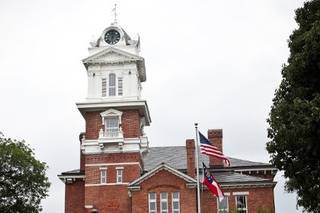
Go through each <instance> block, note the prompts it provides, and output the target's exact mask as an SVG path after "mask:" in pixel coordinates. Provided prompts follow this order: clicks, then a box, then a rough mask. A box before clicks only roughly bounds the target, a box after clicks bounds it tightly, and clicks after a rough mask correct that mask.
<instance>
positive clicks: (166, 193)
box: [160, 192, 169, 213]
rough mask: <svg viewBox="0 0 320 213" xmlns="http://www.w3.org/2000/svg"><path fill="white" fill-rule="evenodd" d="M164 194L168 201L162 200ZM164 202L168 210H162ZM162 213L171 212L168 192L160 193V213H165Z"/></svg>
mask: <svg viewBox="0 0 320 213" xmlns="http://www.w3.org/2000/svg"><path fill="white" fill-rule="evenodd" d="M162 194H165V195H166V199H163V198H162V196H161V195H162ZM162 202H166V203H167V209H162ZM162 211H165V213H168V211H169V205H168V192H160V213H163V212H162Z"/></svg>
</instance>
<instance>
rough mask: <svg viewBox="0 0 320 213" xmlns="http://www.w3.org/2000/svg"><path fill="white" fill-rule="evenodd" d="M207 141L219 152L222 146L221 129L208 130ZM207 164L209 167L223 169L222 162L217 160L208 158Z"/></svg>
mask: <svg viewBox="0 0 320 213" xmlns="http://www.w3.org/2000/svg"><path fill="white" fill-rule="evenodd" d="M208 139H209V141H210V142H211V143H212V145H214V146H216V147H217V148H218V149H219V150H220V151H221V152H222V151H223V150H222V147H223V144H222V129H209V130H208ZM209 164H210V166H211V167H223V166H224V161H223V160H222V159H219V158H215V157H211V156H210V157H209Z"/></svg>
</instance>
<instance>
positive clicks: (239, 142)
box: [0, 0, 303, 213]
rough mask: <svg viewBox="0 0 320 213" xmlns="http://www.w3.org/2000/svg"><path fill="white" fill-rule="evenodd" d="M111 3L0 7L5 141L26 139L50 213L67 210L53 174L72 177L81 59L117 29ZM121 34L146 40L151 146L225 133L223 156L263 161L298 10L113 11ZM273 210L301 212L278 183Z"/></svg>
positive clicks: (146, 5) (250, 5)
mask: <svg viewBox="0 0 320 213" xmlns="http://www.w3.org/2000/svg"><path fill="white" fill-rule="evenodd" d="M114 3H115V1H103V0H90V1H89V0H86V1H84V0H69V1H65V0H64V1H63V0H50V1H48V0H28V1H22V0H21V1H17V0H15V1H14V0H0V27H1V28H0V69H1V71H0V74H1V75H0V97H1V106H0V131H2V132H3V133H4V134H5V136H6V137H12V138H16V139H25V140H26V141H27V142H28V143H29V144H30V145H31V147H32V148H34V149H35V152H36V156H37V158H39V159H40V160H42V161H45V162H47V164H48V165H49V167H50V168H49V170H48V176H49V178H50V181H51V183H52V186H51V188H50V196H49V197H48V198H47V199H46V200H45V201H44V202H43V207H44V210H43V212H45V213H47V212H48V213H58V212H63V211H64V184H63V183H62V182H61V181H60V180H59V179H58V178H57V176H56V175H57V174H59V173H61V172H62V171H68V170H72V169H76V168H79V142H78V134H79V133H80V132H82V131H84V119H83V118H82V116H81V114H80V113H79V112H78V110H77V108H76V105H75V102H77V101H81V100H83V99H84V98H85V96H86V89H87V76H86V70H85V67H84V66H83V64H82V62H81V59H83V58H85V57H87V56H88V52H87V48H88V47H89V42H90V40H91V38H92V37H95V38H97V37H99V36H100V35H101V33H102V31H103V30H104V29H105V28H106V27H108V26H109V24H110V23H111V22H112V15H111V9H112V7H113V4H114ZM117 3H118V11H119V19H118V22H119V24H120V25H121V26H122V27H123V28H124V29H125V30H126V31H127V32H128V33H129V35H131V37H136V35H137V34H138V33H139V34H140V36H141V50H142V51H141V56H143V57H144V58H145V61H146V69H147V82H145V83H143V85H142V86H143V98H144V99H146V100H147V101H148V105H149V109H150V113H151V119H152V123H151V126H150V127H147V128H146V133H147V135H148V137H149V141H150V145H151V146H168V145H185V139H186V138H194V125H193V124H194V122H198V123H199V128H200V131H202V132H206V131H207V129H210V128H222V129H223V134H224V135H223V137H224V139H223V140H224V141H223V142H224V152H225V154H226V155H228V156H232V157H235V158H242V159H247V160H252V161H259V162H268V161H269V156H268V153H267V151H266V149H265V146H266V145H265V144H266V142H267V141H268V138H267V132H266V130H267V127H268V125H267V123H266V119H267V117H268V113H269V111H270V106H271V104H272V98H273V96H274V91H275V89H276V88H277V87H278V85H279V83H280V81H281V74H280V72H281V66H282V64H283V63H285V62H286V61H287V58H288V54H289V49H288V47H287V39H288V37H289V35H290V34H291V33H292V31H293V30H294V29H295V28H297V25H296V23H295V21H294V10H295V9H296V8H298V7H301V6H302V5H303V1H302V0H281V1H279V0H259V1H257V0H230V1H217V0H207V1H205V0H198V1H195V0H194V1H187V0H184V1H169V0H161V1H147V0H141V1H130V0H127V1H125V0H119V1H117ZM276 181H278V184H277V186H276V188H275V202H276V211H277V212H279V213H295V212H301V210H299V211H298V210H296V205H295V203H296V196H295V194H287V193H285V192H284V190H283V183H284V179H283V177H282V176H281V173H279V174H278V175H277V176H276Z"/></svg>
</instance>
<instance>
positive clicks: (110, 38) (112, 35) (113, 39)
mask: <svg viewBox="0 0 320 213" xmlns="http://www.w3.org/2000/svg"><path fill="white" fill-rule="evenodd" d="M104 40H105V41H106V42H107V43H108V44H111V45H113V44H116V43H118V42H119V41H120V33H119V32H118V31H116V30H109V31H108V32H106V34H104Z"/></svg>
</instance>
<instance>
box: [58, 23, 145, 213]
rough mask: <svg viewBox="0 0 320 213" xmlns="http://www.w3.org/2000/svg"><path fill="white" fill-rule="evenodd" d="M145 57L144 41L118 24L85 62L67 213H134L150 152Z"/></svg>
mask: <svg viewBox="0 0 320 213" xmlns="http://www.w3.org/2000/svg"><path fill="white" fill-rule="evenodd" d="M139 52H140V38H138V39H136V40H134V39H131V37H130V36H129V35H128V34H127V33H126V31H124V29H123V28H121V27H120V26H119V25H118V24H117V23H116V22H115V23H113V24H111V25H110V26H109V27H107V28H106V29H105V30H103V32H102V33H101V35H100V37H99V38H98V39H97V40H95V41H92V42H90V47H89V56H88V57H87V58H85V59H83V60H82V62H83V64H84V66H85V68H86V72H87V76H88V92H87V97H86V98H85V100H84V101H81V102H78V103H76V105H77V107H78V109H79V111H80V113H81V114H82V116H83V118H84V119H85V132H84V133H82V134H80V144H81V145H80V147H81V149H80V170H73V171H69V172H65V173H62V174H61V175H59V178H60V179H61V180H63V181H64V182H65V183H66V195H65V205H66V206H65V212H77V213H78V212H95V211H96V212H98V211H99V212H130V211H131V203H130V202H131V200H130V196H129V193H128V185H129V183H130V182H132V181H133V180H135V179H137V178H139V177H140V176H141V174H142V172H143V161H142V155H143V154H144V152H145V151H147V149H148V147H149V142H148V138H147V137H146V135H145V133H144V131H143V129H144V127H145V126H149V125H150V122H151V119H150V114H149V110H148V105H147V102H146V101H145V100H143V99H141V89H142V87H141V83H142V82H144V81H146V70H145V63H144V58H143V57H141V56H139ZM75 194H78V196H75Z"/></svg>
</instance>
